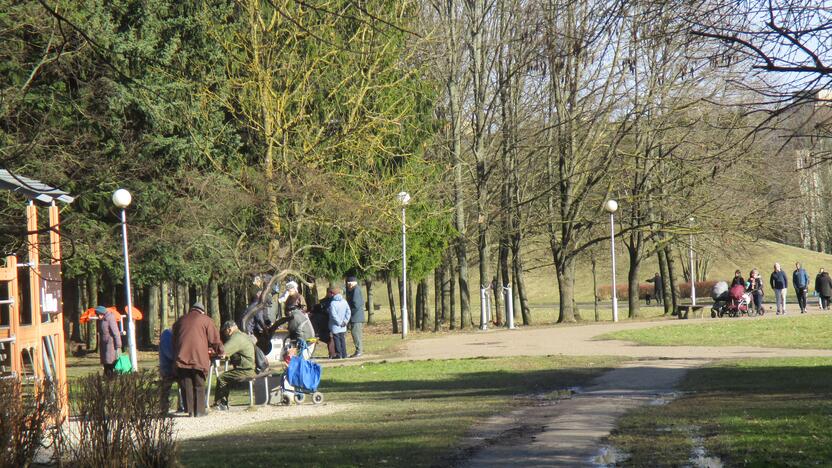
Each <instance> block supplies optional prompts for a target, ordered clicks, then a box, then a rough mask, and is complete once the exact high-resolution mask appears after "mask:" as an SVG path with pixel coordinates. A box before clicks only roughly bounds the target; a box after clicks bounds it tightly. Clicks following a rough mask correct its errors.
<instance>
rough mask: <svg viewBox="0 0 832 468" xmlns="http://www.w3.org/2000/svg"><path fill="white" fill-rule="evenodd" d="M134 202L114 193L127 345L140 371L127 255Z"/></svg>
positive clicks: (123, 193) (122, 192) (126, 195)
mask: <svg viewBox="0 0 832 468" xmlns="http://www.w3.org/2000/svg"><path fill="white" fill-rule="evenodd" d="M131 201H133V196H132V195H130V192H128V191H127V190H125V189H118V190H116V191H115V192H113V204H114V205H116V207H117V208H121V238H122V241H123V242H122V247H123V249H124V289H125V293H126V294H127V344H128V346H129V348H130V363H131V364H132V365H133V370H134V371H137V370H139V363H138V360H137V359H136V325H135V323H134V322H133V298H132V295H131V294H130V256H129V254H128V253H127V211H126V208H127V207H128V206H130V202H131Z"/></svg>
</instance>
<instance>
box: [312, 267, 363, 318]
mask: <svg viewBox="0 0 832 468" xmlns="http://www.w3.org/2000/svg"><path fill="white" fill-rule="evenodd" d="M364 290H365V291H366V293H367V304H366V307H367V325H370V324H371V323H373V315H374V314H375V311H376V302H375V299H374V298H373V295H374V293H375V291H373V280H372V278H367V279H365V280H364ZM315 295H316V296H317V294H315Z"/></svg>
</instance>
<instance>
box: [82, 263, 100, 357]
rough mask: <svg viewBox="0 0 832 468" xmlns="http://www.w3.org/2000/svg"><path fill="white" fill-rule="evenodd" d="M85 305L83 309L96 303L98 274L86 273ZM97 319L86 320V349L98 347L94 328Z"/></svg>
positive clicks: (96, 333) (96, 331)
mask: <svg viewBox="0 0 832 468" xmlns="http://www.w3.org/2000/svg"><path fill="white" fill-rule="evenodd" d="M87 301H88V302H87V307H85V308H84V310H86V309H88V308H90V307H95V306H97V305H98V275H97V274H96V273H90V274H89V275H87ZM97 322H98V321H97V320H90V321H89V322H87V350H90V351H91V350H94V349H95V350H97V349H98V330H96V328H95V324H96V323H97Z"/></svg>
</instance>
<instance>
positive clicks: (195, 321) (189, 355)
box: [173, 310, 223, 374]
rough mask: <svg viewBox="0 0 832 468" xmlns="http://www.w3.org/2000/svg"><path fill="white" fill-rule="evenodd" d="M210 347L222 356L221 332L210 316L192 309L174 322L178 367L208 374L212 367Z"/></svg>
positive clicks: (174, 340) (174, 345)
mask: <svg viewBox="0 0 832 468" xmlns="http://www.w3.org/2000/svg"><path fill="white" fill-rule="evenodd" d="M209 348H210V349H213V350H214V354H215V355H217V356H222V354H223V347H222V341H221V340H220V333H219V332H218V331H217V327H216V325H214V321H213V320H211V318H210V317H208V316H207V315H205V314H203V313H201V312H200V311H198V310H192V311H190V312H188V313H187V314H185V315H183V316H182V317H179V320H177V321H176V323H174V324H173V352H174V355H175V356H176V367H177V368H178V369H196V370H201V371H202V372H204V373H205V374H208V370H209V369H211V356H210V355H209V353H208V349H209Z"/></svg>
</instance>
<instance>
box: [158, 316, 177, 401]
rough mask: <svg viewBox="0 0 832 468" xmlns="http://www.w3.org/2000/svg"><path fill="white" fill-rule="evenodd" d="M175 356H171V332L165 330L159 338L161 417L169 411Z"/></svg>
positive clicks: (174, 373)
mask: <svg viewBox="0 0 832 468" xmlns="http://www.w3.org/2000/svg"><path fill="white" fill-rule="evenodd" d="M175 361H176V356H174V354H173V331H171V329H170V328H166V329H165V330H164V331H163V332H162V335H161V336H160V337H159V378H160V380H161V386H160V391H161V403H162V415H167V414H168V410H169V409H170V389H171V388H172V387H173V383H174V382H175V381H176V372H174V363H175ZM177 409H180V410H181V409H182V402H181V401H180V402H179V404H178V405H177Z"/></svg>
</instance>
